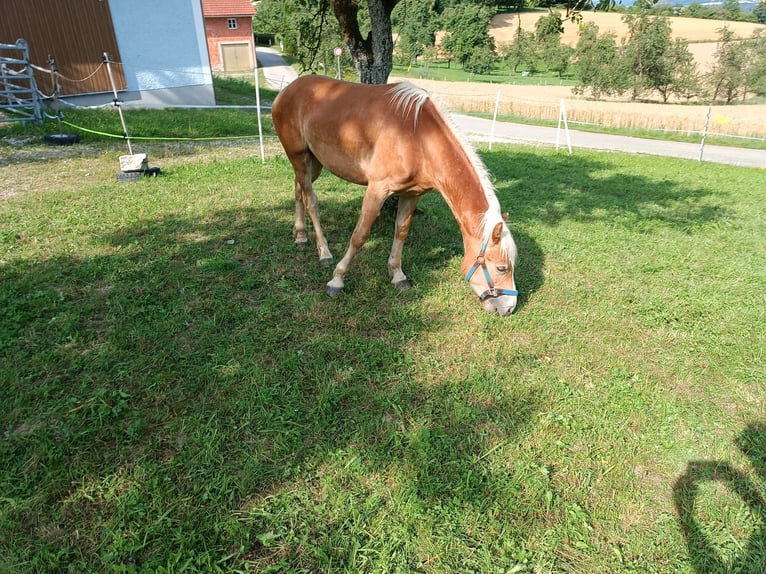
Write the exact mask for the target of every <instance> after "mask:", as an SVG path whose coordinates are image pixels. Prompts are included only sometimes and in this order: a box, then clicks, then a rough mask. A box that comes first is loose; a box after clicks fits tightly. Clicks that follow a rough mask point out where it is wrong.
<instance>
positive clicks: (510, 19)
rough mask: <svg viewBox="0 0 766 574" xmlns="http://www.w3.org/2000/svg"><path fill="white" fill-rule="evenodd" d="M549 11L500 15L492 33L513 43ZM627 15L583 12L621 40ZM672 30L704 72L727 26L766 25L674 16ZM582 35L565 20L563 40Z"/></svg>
mask: <svg viewBox="0 0 766 574" xmlns="http://www.w3.org/2000/svg"><path fill="white" fill-rule="evenodd" d="M546 14H547V12H546V11H529V12H522V13H521V14H498V15H497V16H495V17H494V18H492V22H491V23H490V30H489V33H490V34H491V35H492V37H493V38H494V39H495V42H496V43H497V44H498V45H502V44H510V43H511V42H513V34H514V32H515V30H516V29H517V27H518V26H519V22H521V27H522V29H524V30H526V31H529V32H534V30H535V23H536V22H537V20H538V19H539V18H540V17H541V16H545V15H546ZM623 16H624V15H623V14H618V13H616V12H583V22H593V23H595V24H596V25H597V26H598V29H599V31H600V32H601V33H604V32H610V33H612V34H614V35H615V36H616V37H617V40H618V42H619V41H620V40H622V38H624V37H625V35H626V34H627V27H626V26H625V23H624V22H623V21H622V18H623ZM669 20H670V29H671V33H672V35H673V37H674V38H682V39H684V40H686V41H687V42H689V51H690V52H691V53H692V54H693V55H694V58H695V60H696V61H697V65H698V66H699V69H700V71H701V72H705V71H707V70H709V69H710V64H711V63H712V61H713V54H714V53H715V50H716V42H717V40H718V30H719V29H720V28H722V27H723V26H724V25H726V26H728V27H729V29H730V30H731V31H732V32H734V34H735V35H736V36H737V37H738V38H742V39H744V38H749V37H750V36H752V35H753V34H754V33H755V31H756V30H762V31H764V32H766V25H764V24H754V23H752V22H723V21H721V20H702V19H699V18H678V17H670V18H669ZM578 38H579V26H578V25H577V24H574V23H572V22H569V21H567V22H565V23H564V33H563V34H562V35H561V41H562V42H563V43H565V44H569V45H570V46H575V45H576V44H577V40H578Z"/></svg>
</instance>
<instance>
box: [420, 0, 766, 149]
mask: <svg viewBox="0 0 766 574" xmlns="http://www.w3.org/2000/svg"><path fill="white" fill-rule="evenodd" d="M545 14H547V12H546V11H528V12H522V13H521V14H498V15H497V16H495V17H494V18H493V19H492V22H491V24H490V34H491V35H492V36H493V37H494V39H495V42H496V43H497V44H498V45H502V44H507V43H510V42H512V40H513V34H514V31H515V30H516V28H517V27H518V25H519V22H520V23H521V26H522V28H523V29H524V30H527V31H534V28H535V23H536V22H537V20H538V19H539V18H540V17H541V16H544V15H545ZM623 16H624V15H623V14H618V13H614V12H585V13H583V21H584V22H594V23H595V24H596V25H598V27H599V30H600V31H601V32H611V33H613V34H615V36H616V37H617V38H618V41H619V40H621V39H622V38H624V37H625V35H626V33H627V27H626V25H625V23H624V22H623V21H622V18H623ZM669 19H670V25H671V30H672V34H673V37H676V38H683V39H685V40H686V41H687V42H689V51H690V52H691V53H692V54H693V55H694V58H695V60H696V61H697V65H698V69H699V71H700V72H703V73H704V72H706V71H707V70H709V69H710V65H711V64H712V62H713V59H714V54H715V50H716V44H717V42H716V40H717V38H718V30H719V29H720V28H721V27H723V26H724V25H726V26H728V27H729V29H731V30H732V31H733V32H734V34H735V35H736V36H737V37H739V38H743V39H744V38H749V37H750V36H752V35H753V34H754V33H755V32H756V31H757V30H763V31H764V32H766V25H763V24H753V23H749V22H723V21H720V20H702V19H696V18H677V17H672V18H669ZM578 31H579V28H578V25H577V24H574V23H572V22H566V23H565V24H564V33H563V35H562V42H565V43H567V44H570V45H572V46H574V45H575V44H576V43H577V40H578ZM410 81H412V82H413V83H416V84H418V85H421V86H423V87H424V88H426V89H427V90H429V91H430V92H431V93H432V94H434V95H436V96H438V97H439V98H440V99H441V100H442V101H444V102H445V103H446V105H447V107H449V108H450V109H452V110H455V111H463V112H492V111H493V110H494V108H495V102H496V99H497V97H498V90H499V91H500V105H499V108H498V110H499V112H500V113H501V114H508V115H514V116H520V117H525V118H530V119H540V120H551V121H555V120H557V119H558V117H559V112H560V105H561V101H562V100H564V101H565V105H566V113H567V118H568V119H569V120H570V121H572V122H584V123H594V124H600V125H605V126H611V127H616V128H632V129H650V130H652V129H656V130H671V131H679V132H700V131H702V130H703V128H704V126H705V118H706V115H707V111H708V105H707V103H704V104H703V103H698V104H689V103H686V102H683V103H669V104H660V103H641V102H632V101H625V100H624V99H617V98H605V99H603V100H600V101H593V100H590V99H588V98H586V97H583V96H576V95H574V94H572V90H571V88H570V87H568V86H519V85H491V84H485V83H470V82H461V83H452V84H450V83H447V82H438V81H434V80H414V79H410ZM708 131H709V132H712V133H720V134H724V135H731V136H744V137H757V138H763V137H766V104H759V105H754V104H747V105H731V106H723V105H721V106H714V107H713V109H712V111H711V115H710V125H709V128H708Z"/></svg>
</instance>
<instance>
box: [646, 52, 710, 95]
mask: <svg viewBox="0 0 766 574" xmlns="http://www.w3.org/2000/svg"><path fill="white" fill-rule="evenodd" d="M663 59H664V60H665V69H666V70H668V71H669V73H668V74H667V75H666V76H665V82H658V83H657V84H656V85H655V89H656V90H657V91H658V92H659V93H660V95H661V96H662V101H663V102H667V101H668V99H669V98H670V96H673V95H675V96H678V97H680V98H686V99H687V100H688V99H691V98H693V97H695V96H699V95H700V94H701V93H702V85H701V83H700V77H699V73H698V72H697V63H696V62H695V61H694V56H693V55H692V53H691V52H690V51H689V45H688V43H687V42H686V41H685V40H683V39H681V38H676V39H675V40H673V42H672V43H671V45H670V47H669V48H668V50H667V51H666V52H665V54H664V56H663Z"/></svg>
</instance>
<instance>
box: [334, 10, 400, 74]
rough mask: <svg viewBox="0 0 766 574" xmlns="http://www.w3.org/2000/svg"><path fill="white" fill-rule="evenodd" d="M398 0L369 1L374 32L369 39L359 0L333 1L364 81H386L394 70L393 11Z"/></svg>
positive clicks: (350, 51) (355, 63)
mask: <svg viewBox="0 0 766 574" xmlns="http://www.w3.org/2000/svg"><path fill="white" fill-rule="evenodd" d="M398 3H399V0H368V2H367V4H368V7H369V11H370V21H371V24H372V29H371V31H370V32H369V33H368V34H367V37H366V38H363V37H362V33H361V31H360V29H359V20H358V18H357V16H358V12H359V6H358V0H332V2H331V4H332V10H333V13H334V14H335V17H336V18H337V19H338V24H340V29H341V32H342V34H343V40H344V41H345V42H346V45H347V46H348V50H349V53H350V54H351V59H352V60H353V62H354V65H355V66H356V70H357V72H358V73H359V80H360V81H361V82H362V83H363V84H385V83H386V82H388V75H389V74H390V73H391V70H392V69H393V53H394V40H393V36H392V34H391V11H392V10H393V9H394V6H396V5H397V4H398Z"/></svg>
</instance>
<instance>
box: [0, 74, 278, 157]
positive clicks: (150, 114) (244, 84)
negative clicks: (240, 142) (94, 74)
mask: <svg viewBox="0 0 766 574" xmlns="http://www.w3.org/2000/svg"><path fill="white" fill-rule="evenodd" d="M214 89H215V98H216V103H217V104H218V105H220V106H222V107H220V108H217V109H185V108H176V109H151V108H131V107H127V108H124V109H123V115H124V117H125V123H126V125H127V128H128V134H129V135H130V137H131V140H132V141H135V142H147V143H157V142H161V141H167V140H177V141H185V140H186V141H192V142H193V141H197V140H205V139H211V138H214V139H219V140H225V139H238V138H252V137H256V138H257V137H258V117H257V114H256V111H255V109H251V110H248V109H244V110H243V109H237V108H228V107H225V106H252V107H253V108H254V107H255V105H256V99H255V89H254V84H253V79H252V78H249V79H248V78H223V77H216V78H214ZM276 95H277V92H276V91H274V90H270V89H268V88H261V90H260V100H261V104H262V105H270V104H271V102H272V101H273V100H274V98H275V97H276ZM61 111H62V113H63V116H64V119H63V125H62V131H63V132H64V133H70V134H76V135H78V136H80V138H81V141H82V142H84V143H90V142H105V141H112V142H121V141H122V140H123V137H122V136H123V133H124V132H123V128H122V124H121V122H120V116H119V114H118V113H117V111H116V110H115V109H113V108H111V107H107V108H102V109H96V110H93V109H77V108H74V109H73V108H66V107H63V106H62V109H61ZM49 113H50V114H51V115H53V111H52V110H51V111H49ZM262 129H263V130H264V132H269V131H271V116H270V114H268V113H267V114H263V115H262ZM50 133H58V122H57V121H56V120H53V119H46V120H45V121H44V122H43V123H42V124H41V125H37V126H36V125H34V124H32V123H27V124H22V123H16V122H14V123H7V124H2V123H0V136H8V135H10V136H30V135H33V136H43V135H45V134H50ZM0 145H2V143H0Z"/></svg>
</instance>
